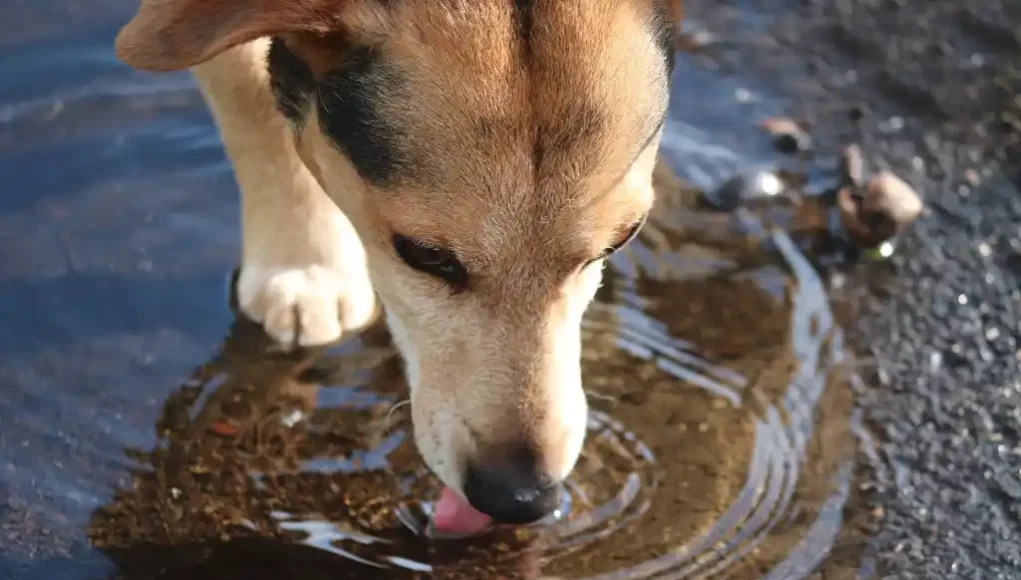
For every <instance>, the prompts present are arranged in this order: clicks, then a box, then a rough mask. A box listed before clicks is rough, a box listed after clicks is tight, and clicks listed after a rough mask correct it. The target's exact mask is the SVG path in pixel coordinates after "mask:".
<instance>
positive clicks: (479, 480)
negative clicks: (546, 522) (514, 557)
mask: <svg viewBox="0 0 1021 580" xmlns="http://www.w3.org/2000/svg"><path fill="white" fill-rule="evenodd" d="M466 475H467V477H466V478H465V483H464V495H465V497H466V498H467V499H468V503H470V504H471V505H472V507H474V508H475V509H477V510H479V511H480V512H482V513H484V514H486V515H488V516H489V517H491V518H493V520H494V521H496V522H499V523H504V524H529V523H532V522H534V521H537V520H540V519H542V518H544V517H546V516H547V515H549V514H550V513H552V512H553V510H555V509H556V508H557V506H558V505H560V494H561V485H560V483H559V482H557V481H554V479H553V478H552V477H550V476H549V475H547V474H545V473H544V472H543V471H542V470H540V469H538V468H537V467H536V464H535V461H527V460H526V461H511V462H504V463H501V464H499V465H494V466H487V467H472V468H469V469H468V473H467V474H466Z"/></svg>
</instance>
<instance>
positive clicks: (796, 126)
mask: <svg viewBox="0 0 1021 580" xmlns="http://www.w3.org/2000/svg"><path fill="white" fill-rule="evenodd" d="M759 125H760V126H761V127H762V128H763V129H765V130H766V131H768V132H769V134H771V135H772V136H773V137H774V141H773V144H774V145H775V146H776V148H777V150H779V151H781V152H783V153H801V152H805V151H808V150H810V149H811V148H812V137H811V136H810V135H809V134H808V133H807V132H806V131H805V129H804V128H803V127H802V125H801V124H800V123H798V122H797V121H795V120H793V119H788V118H786V117H769V118H767V119H765V120H763V121H762V122H761V123H760V124H759Z"/></svg>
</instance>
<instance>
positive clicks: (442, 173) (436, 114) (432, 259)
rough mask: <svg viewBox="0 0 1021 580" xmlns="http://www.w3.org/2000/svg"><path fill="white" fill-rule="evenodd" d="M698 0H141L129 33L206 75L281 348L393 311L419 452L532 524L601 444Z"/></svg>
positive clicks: (242, 281)
mask: <svg viewBox="0 0 1021 580" xmlns="http://www.w3.org/2000/svg"><path fill="white" fill-rule="evenodd" d="M680 12H681V9H680V7H679V5H678V3H677V2H676V1H675V0H142V3H141V6H140V8H139V10H138V12H137V13H136V14H135V16H134V17H133V19H132V20H131V21H130V22H128V23H127V24H126V25H125V26H124V28H123V29H122V30H121V31H120V33H119V34H118V37H117V40H116V53H117V55H118V57H119V58H120V59H121V60H122V61H124V62H125V63H127V64H128V65H130V66H133V67H135V68H137V69H141V70H146V71H154V72H160V71H175V70H185V69H190V70H191V71H192V73H193V75H194V78H195V79H196V81H197V84H198V86H199V89H200V90H201V92H202V94H203V96H204V98H205V101H206V103H207V104H208V106H209V109H210V111H211V113H212V115H213V117H214V119H215V122H216V124H217V127H218V129H219V131H220V135H221V137H222V140H223V142H224V147H225V150H226V152H227V155H228V156H229V158H230V160H231V161H232V164H233V168H234V173H235V176H236V180H237V182H238V187H239V190H240V193H241V216H242V220H241V221H242V246H243V249H242V255H241V266H240V272H239V276H238V279H237V284H236V300H237V303H238V304H239V306H240V309H241V310H242V312H243V313H244V314H245V315H246V316H247V317H250V318H251V319H253V320H254V321H256V322H258V323H261V324H262V326H263V328H264V330H265V332H266V333H268V334H269V335H270V336H271V337H273V338H274V339H275V340H276V341H278V342H279V343H280V344H282V345H284V346H285V347H312V346H319V345H325V344H329V343H332V342H335V341H337V340H339V339H341V338H342V337H343V336H345V335H349V334H351V333H355V332H358V331H359V330H360V329H362V328H364V327H365V326H366V325H368V324H369V323H370V322H371V321H372V320H373V319H374V318H375V317H376V316H377V310H381V311H382V312H385V319H386V322H387V325H388V327H389V330H390V333H391V335H392V338H393V341H394V344H395V345H396V347H397V350H398V351H399V352H400V354H401V357H402V358H403V361H404V367H405V373H406V376H407V379H408V383H409V386H410V400H411V413H412V422H413V426H414V433H415V443H416V446H417V448H418V450H419V452H420V454H421V455H422V458H423V459H424V461H425V462H426V464H427V465H428V467H429V468H430V469H431V471H432V472H433V473H435V475H436V476H437V477H438V478H439V479H440V480H441V481H442V482H443V483H444V484H445V485H446V486H447V487H448V488H450V490H453V491H454V492H456V493H457V495H458V497H460V498H462V499H464V500H466V501H467V503H468V504H470V506H471V507H472V508H474V509H475V510H478V511H481V512H482V513H483V514H486V515H488V516H489V517H491V518H493V519H494V520H495V521H497V522H502V523H510V524H522V523H528V522H533V521H536V520H539V519H541V518H543V517H545V516H546V515H547V514H549V513H550V512H552V511H553V510H554V509H555V508H556V507H557V506H558V505H559V500H560V493H561V483H562V482H563V480H564V479H565V477H567V476H568V475H569V473H570V472H571V470H572V469H573V466H574V464H575V462H576V461H577V458H578V456H579V454H580V452H581V447H582V443H583V440H584V436H585V431H586V422H587V405H586V399H585V394H584V392H583V390H582V382H581V370H580V343H581V334H580V325H581V318H582V315H583V313H584V312H585V310H586V307H587V306H588V304H589V303H590V302H591V301H592V299H593V297H594V296H595V293H596V290H597V288H598V287H599V285H600V280H601V277H602V269H603V266H604V263H605V261H606V259H607V257H608V256H609V255H610V254H612V253H613V252H615V251H617V250H619V249H620V248H621V247H622V246H623V245H624V244H626V243H627V242H628V241H629V240H631V239H632V238H634V236H635V235H636V233H637V232H638V230H639V228H640V227H641V226H642V224H643V223H644V220H645V216H646V215H647V214H648V213H649V211H650V209H651V207H652V205H653V201H654V195H653V190H652V173H653V168H654V165H655V162H656V157H657V151H658V148H659V142H660V138H661V135H662V131H663V125H664V121H665V118H666V112H667V105H668V96H669V84H670V78H671V75H672V70H673V54H674V33H675V30H676V27H677V25H678V22H679V20H680V16H681V15H680ZM380 307H381V308H380Z"/></svg>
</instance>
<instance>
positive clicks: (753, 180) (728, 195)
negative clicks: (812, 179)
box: [704, 171, 784, 211]
mask: <svg viewBox="0 0 1021 580" xmlns="http://www.w3.org/2000/svg"><path fill="white" fill-rule="evenodd" d="M783 190H784V186H783V182H782V181H780V178H779V177H777V176H776V174H774V173H772V172H769V171H754V172H750V173H744V174H740V175H736V176H734V177H732V178H730V179H729V180H727V181H726V182H724V183H723V185H721V186H719V187H718V188H716V189H715V190H713V191H711V192H709V193H707V194H706V195H705V197H704V199H705V201H706V202H707V203H708V205H709V206H711V207H713V208H714V209H717V210H721V211H733V210H735V209H737V208H739V207H741V206H743V205H745V204H746V203H748V202H750V201H754V200H759V199H764V198H774V197H776V196H778V195H780V194H781V193H783Z"/></svg>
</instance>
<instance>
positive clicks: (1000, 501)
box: [738, 0, 1021, 579]
mask: <svg viewBox="0 0 1021 580" xmlns="http://www.w3.org/2000/svg"><path fill="white" fill-rule="evenodd" d="M757 4H761V5H763V9H769V10H772V11H774V13H777V14H781V16H778V19H777V21H776V22H775V27H774V35H773V37H774V38H775V39H776V44H775V45H773V46H770V47H769V49H768V50H764V51H761V52H759V53H757V54H754V55H750V54H749V53H748V52H745V53H743V54H744V57H739V58H738V60H739V61H742V58H743V61H742V62H743V63H744V64H745V65H746V66H750V67H757V68H758V70H761V71H764V72H763V73H762V74H763V76H764V77H768V76H769V72H768V71H770V70H773V69H776V68H781V69H782V68H788V70H798V67H799V63H800V70H802V71H804V73H805V79H806V81H805V82H801V81H800V80H797V81H796V82H789V83H784V82H783V81H779V82H777V85H778V86H781V85H785V86H786V89H784V90H785V91H786V93H787V94H788V95H789V96H790V97H791V101H792V102H793V103H796V104H795V105H794V108H795V109H798V110H799V113H800V114H802V115H803V116H805V117H806V118H809V119H811V120H813V121H814V122H815V123H816V126H817V130H818V131H820V132H825V133H827V134H831V135H833V136H834V140H835V141H837V142H843V143H848V142H859V143H862V144H863V146H864V147H865V149H866V155H867V156H869V157H870V158H872V160H873V161H874V162H876V163H878V164H880V165H887V166H889V167H890V168H892V169H894V170H895V171H897V172H898V173H899V174H901V175H902V176H904V177H905V178H906V179H907V180H908V181H910V182H911V183H912V184H913V185H914V186H915V187H917V188H918V189H919V190H920V191H921V192H922V194H923V196H924V197H925V200H926V203H927V205H928V208H929V209H928V211H927V213H926V215H925V216H924V217H923V218H922V219H921V220H919V222H917V223H916V224H915V225H914V227H912V228H911V230H910V231H909V232H908V233H907V235H905V236H904V238H903V239H902V240H900V244H899V247H898V251H897V253H896V255H895V257H894V259H893V260H892V261H891V262H890V263H889V264H888V265H885V266H881V267H876V268H873V269H872V271H870V272H868V273H867V274H866V275H865V276H860V277H858V278H857V279H859V280H860V279H863V278H864V279H866V280H868V283H867V285H866V287H867V290H868V291H867V292H858V291H851V292H850V293H851V295H852V296H851V302H852V304H853V305H854V307H855V309H854V310H853V311H852V316H851V318H852V320H853V322H852V323H851V326H852V329H853V330H854V332H853V337H854V341H853V342H854V343H855V346H856V348H857V350H858V351H859V352H860V354H861V362H860V364H861V365H862V376H863V381H862V384H861V385H859V393H858V397H859V403H860V404H861V406H862V407H863V409H864V411H865V416H866V421H867V423H868V425H869V427H870V431H871V433H872V434H873V436H874V437H875V439H876V440H877V442H878V443H877V449H878V457H877V459H878V460H879V463H878V467H879V468H878V469H877V477H876V480H877V481H876V484H875V489H874V494H875V495H874V501H875V502H876V506H877V507H876V512H875V513H876V514H877V515H879V516H880V518H879V526H878V529H877V531H876V532H875V535H874V537H873V540H872V542H871V546H870V550H869V552H870V553H869V554H868V555H867V557H866V559H865V562H866V566H865V568H866V569H869V568H871V569H872V570H873V571H875V572H877V573H878V575H879V577H882V578H926V579H928V578H932V579H937V578H976V579H977V578H982V579H987V578H988V579H992V578H997V579H999V578H1004V579H1007V578H1021V350H1019V342H1021V190H1019V185H1021V148H1019V147H1018V141H1019V137H1021V131H1019V128H1021V123H1019V119H1021V5H1019V4H1018V3H1016V2H1013V3H1012V0H1003V1H1001V2H996V1H988V2H987V1H977V2H972V1H969V2H963V1H956V2H952V1H931V0H918V1H914V0H894V1H886V2H866V1H842V0H838V1H833V2H823V1H821V0H817V1H812V0H806V1H803V2H802V1H798V2H759V3H757ZM766 5H768V8H767V7H766ZM806 54H807V55H810V56H808V57H807V58H806V57H805V56H804V55H806ZM749 61H750V62H749ZM774 78H775V77H774ZM855 119H860V120H857V121H855ZM816 141H817V142H820V141H825V139H817V140H816ZM851 279H855V276H852V277H851Z"/></svg>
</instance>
